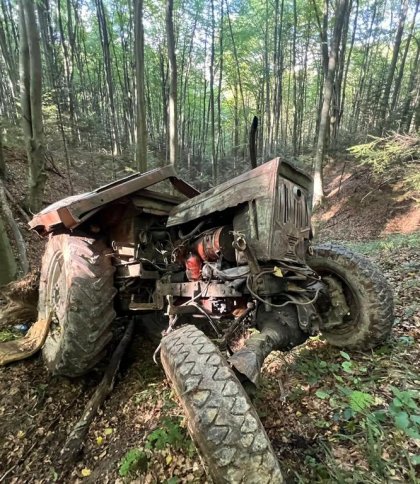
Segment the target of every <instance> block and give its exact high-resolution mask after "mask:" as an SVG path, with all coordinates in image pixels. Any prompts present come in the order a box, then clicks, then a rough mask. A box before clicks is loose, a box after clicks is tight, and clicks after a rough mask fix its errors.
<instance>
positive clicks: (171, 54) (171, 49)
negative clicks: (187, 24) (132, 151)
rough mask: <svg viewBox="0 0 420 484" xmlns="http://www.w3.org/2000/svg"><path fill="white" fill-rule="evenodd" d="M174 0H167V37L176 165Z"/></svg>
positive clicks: (172, 150)
mask: <svg viewBox="0 0 420 484" xmlns="http://www.w3.org/2000/svg"><path fill="white" fill-rule="evenodd" d="M173 8H174V2H173V0H166V39H167V43H168V58H169V103H168V104H169V106H168V107H169V109H168V124H169V162H170V163H171V165H174V166H176V164H177V154H178V122H177V121H178V120H177V66H176V56H175V36H174V22H173Z"/></svg>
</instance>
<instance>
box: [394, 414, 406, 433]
mask: <svg viewBox="0 0 420 484" xmlns="http://www.w3.org/2000/svg"><path fill="white" fill-rule="evenodd" d="M394 420H395V425H396V426H397V427H398V428H399V429H401V430H406V429H408V427H409V426H410V420H409V418H408V413H407V412H399V413H397V414H396V415H394Z"/></svg>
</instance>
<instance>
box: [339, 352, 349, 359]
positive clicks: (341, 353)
mask: <svg viewBox="0 0 420 484" xmlns="http://www.w3.org/2000/svg"><path fill="white" fill-rule="evenodd" d="M340 355H341V356H342V357H343V358H344V359H346V360H347V361H350V355H349V354H348V353H346V352H345V351H340Z"/></svg>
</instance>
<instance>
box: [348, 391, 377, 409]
mask: <svg viewBox="0 0 420 484" xmlns="http://www.w3.org/2000/svg"><path fill="white" fill-rule="evenodd" d="M374 400H375V399H374V398H373V396H372V395H371V394H370V393H365V392H360V391H359V390H355V391H353V392H351V393H350V397H349V401H350V407H351V408H352V410H353V411H355V412H363V410H365V409H366V408H369V407H370V406H371V405H372V404H373V402H374Z"/></svg>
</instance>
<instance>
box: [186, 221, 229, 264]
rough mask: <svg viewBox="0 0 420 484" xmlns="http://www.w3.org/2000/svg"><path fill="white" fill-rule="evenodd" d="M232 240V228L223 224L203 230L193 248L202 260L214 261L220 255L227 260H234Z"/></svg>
mask: <svg viewBox="0 0 420 484" xmlns="http://www.w3.org/2000/svg"><path fill="white" fill-rule="evenodd" d="M232 242H233V235H232V228H231V227H228V226H227V225H225V226H223V227H217V228H215V229H210V230H208V231H207V232H204V234H202V236H201V237H200V238H199V239H198V240H197V241H196V242H195V243H194V249H195V251H196V252H197V253H198V255H199V256H200V257H201V259H202V260H204V261H208V262H216V261H217V260H218V259H219V257H220V256H221V255H222V256H223V257H224V258H225V259H226V260H227V261H229V262H234V261H235V250H234V248H233V247H232Z"/></svg>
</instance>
